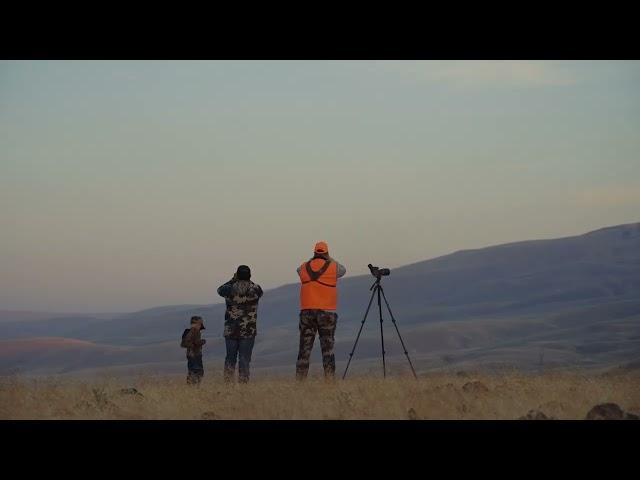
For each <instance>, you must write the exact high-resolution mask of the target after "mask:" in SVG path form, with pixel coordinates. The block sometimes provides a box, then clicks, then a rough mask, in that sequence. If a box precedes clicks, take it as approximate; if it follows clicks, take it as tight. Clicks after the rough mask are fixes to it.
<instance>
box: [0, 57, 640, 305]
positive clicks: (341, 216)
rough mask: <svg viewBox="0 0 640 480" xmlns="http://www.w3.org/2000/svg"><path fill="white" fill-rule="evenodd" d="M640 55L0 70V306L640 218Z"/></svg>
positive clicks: (214, 282)
mask: <svg viewBox="0 0 640 480" xmlns="http://www.w3.org/2000/svg"><path fill="white" fill-rule="evenodd" d="M639 87H640V63H639V62H605V61H600V62H440V61H438V62H436V61H423V62H400V61H396V62H370V61H366V62H365V61H358V62H356V61H353V62H347V61H297V62H296V61H286V62H284V61H255V62H245V61H242V62H240V61H237V62H231V61H220V62H217V61H216V62H204V61H203V62H190V61H189V62H187V61H177V62H156V61H153V62H151V61H149V62H142V61H123V62H106V61H102V62H88V61H73V62H63V61H51V62H50V61H33V62H32V61H28V62H27V61H24V62H6V61H5V62H0V225H1V229H2V235H0V309H2V310H17V309H23V310H45V311H63V312H108V311H132V310H137V309H142V308H147V307H153V306H161V305H170V304H187V303H197V304H205V303H213V302H218V301H219V300H220V298H219V297H217V295H216V293H215V289H216V288H217V287H218V286H219V285H220V284H221V283H223V282H224V281H226V280H227V279H228V278H229V277H230V276H231V275H232V273H233V272H234V271H235V268H236V267H237V265H238V264H241V263H246V264H248V265H250V266H251V268H252V270H253V279H254V280H255V281H256V282H258V283H260V284H261V285H262V286H263V287H264V288H271V287H275V286H278V285H281V284H284V283H291V282H295V281H297V275H296V272H295V270H296V267H297V266H298V265H299V264H300V263H301V262H302V261H304V260H305V259H307V258H308V257H309V256H310V255H311V252H312V248H313V245H314V243H315V242H316V241H317V240H326V241H327V242H328V244H329V248H330V253H331V254H332V255H333V256H334V257H335V258H336V259H337V260H339V261H340V262H341V263H343V264H344V265H345V266H346V267H347V271H348V273H347V275H355V274H360V273H364V272H366V271H368V270H367V267H366V265H367V263H369V262H372V263H374V264H379V265H381V266H389V267H392V268H393V267H397V266H401V265H404V264H407V263H412V262H417V261H420V260H425V259H428V258H432V257H435V256H439V255H443V254H446V253H451V252H453V251H455V250H459V249H464V248H478V247H483V246H488V245H492V244H499V243H506V242H510V241H517V240H528V239H535V238H553V237H561V236H567V235H574V234H580V233H583V232H586V231H589V230H593V229H597V228H601V227H605V226H609V225H615V224H620V223H629V222H636V221H639V220H640V89H639Z"/></svg>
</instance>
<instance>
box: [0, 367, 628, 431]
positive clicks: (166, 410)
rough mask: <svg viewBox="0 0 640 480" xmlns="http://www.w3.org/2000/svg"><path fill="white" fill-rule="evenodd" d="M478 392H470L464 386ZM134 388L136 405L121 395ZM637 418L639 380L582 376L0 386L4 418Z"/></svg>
mask: <svg viewBox="0 0 640 480" xmlns="http://www.w3.org/2000/svg"><path fill="white" fill-rule="evenodd" d="M476 381H477V382H481V383H482V385H484V387H486V390H485V389H484V388H482V387H481V386H480V387H477V388H476V390H477V391H471V390H473V389H471V388H470V387H466V388H464V385H465V384H468V383H469V382H476ZM127 387H135V388H136V389H137V390H138V391H139V392H140V393H142V395H143V396H142V397H140V396H135V395H126V394H122V393H120V389H122V388H127ZM603 402H614V403H617V404H619V405H620V406H621V407H622V408H623V409H624V410H627V411H632V412H635V413H636V414H638V413H640V376H639V375H638V373H635V372H627V373H621V374H619V375H593V374H587V373H569V372H564V373H544V374H538V375H534V374H531V375H528V374H522V373H517V372H512V373H504V374H494V375H491V374H477V375H475V374H474V375H469V374H466V375H455V374H450V373H440V374H428V375H425V376H421V378H420V379H419V380H418V381H416V380H414V379H413V378H412V377H401V378H400V377H393V378H387V379H386V380H384V379H382V378H374V377H355V376H354V377H352V378H347V380H346V381H342V380H336V381H335V382H333V383H327V382H325V381H324V380H322V379H320V378H317V377H316V378H309V379H308V380H307V381H306V382H304V383H302V384H298V383H296V382H295V381H294V380H293V379H291V378H290V377H287V378H283V377H267V378H259V379H255V380H252V382H251V383H249V384H246V385H239V384H231V385H225V384H224V383H223V382H222V381H221V378H220V375H218V374H208V375H207V376H205V378H204V380H203V383H202V384H201V385H200V386H199V387H189V386H187V385H185V381H184V378H182V377H180V378H178V377H166V378H143V377H141V378H138V379H137V380H136V381H135V382H131V381H130V382H127V383H124V382H123V381H119V380H117V379H96V380H92V381H90V382H87V381H84V382H81V381H78V380H69V379H65V380H60V379H53V378H51V379H45V380H37V381H36V380H26V379H21V378H19V377H16V378H5V379H3V380H2V381H1V382H0V418H1V419H213V420H216V419H221V420H225V419H286V420H289V419H430V420H432V419H487V420H489V419H517V418H518V417H520V416H522V415H525V414H526V413H527V412H528V411H529V410H532V409H537V410H540V411H542V412H544V413H545V414H547V415H548V416H553V417H556V418H558V419H584V417H585V415H586V413H587V412H588V411H589V409H590V408H591V407H593V406H594V405H596V404H598V403H603Z"/></svg>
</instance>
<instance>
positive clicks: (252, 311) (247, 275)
mask: <svg viewBox="0 0 640 480" xmlns="http://www.w3.org/2000/svg"><path fill="white" fill-rule="evenodd" d="M262 293H263V292H262V288H260V285H258V284H256V283H253V282H252V281H251V270H250V269H249V267H248V266H246V265H240V266H239V267H238V269H237V271H236V273H235V274H234V275H233V278H232V279H231V280H229V281H228V282H227V283H225V284H224V285H221V286H220V287H219V288H218V295H220V296H221V297H224V299H225V302H226V305H227V310H226V312H225V315H224V339H225V344H226V347H227V356H226V358H225V361H224V379H225V381H227V382H231V381H233V379H234V376H235V368H236V361H237V360H239V362H238V363H239V365H238V380H239V381H240V382H242V383H246V382H248V381H249V364H250V363H251V352H252V351H253V345H254V342H255V337H256V334H257V320H258V301H259V299H260V297H262Z"/></svg>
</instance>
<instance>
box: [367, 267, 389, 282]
mask: <svg viewBox="0 0 640 480" xmlns="http://www.w3.org/2000/svg"><path fill="white" fill-rule="evenodd" d="M367 266H368V267H369V270H371V275H373V276H374V277H376V278H377V279H378V281H380V278H381V277H384V276H387V275H391V270H389V269H388V268H380V267H374V266H373V265H371V264H369V265H367Z"/></svg>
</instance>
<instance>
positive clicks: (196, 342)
mask: <svg viewBox="0 0 640 480" xmlns="http://www.w3.org/2000/svg"><path fill="white" fill-rule="evenodd" d="M205 343H207V341H206V340H205V339H204V338H202V337H201V334H200V329H198V328H193V327H192V328H191V329H190V330H189V333H187V334H186V335H185V337H184V338H183V339H182V343H181V346H182V347H183V348H186V349H187V357H196V356H198V355H202V345H204V344H205Z"/></svg>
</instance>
